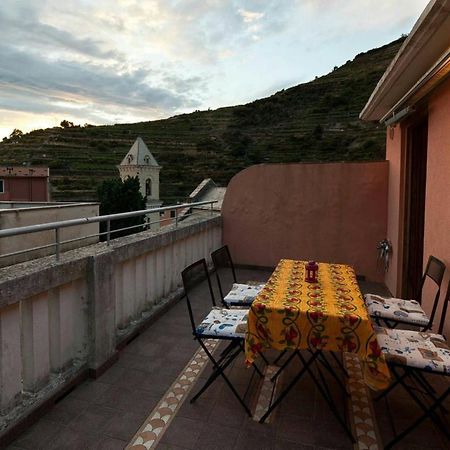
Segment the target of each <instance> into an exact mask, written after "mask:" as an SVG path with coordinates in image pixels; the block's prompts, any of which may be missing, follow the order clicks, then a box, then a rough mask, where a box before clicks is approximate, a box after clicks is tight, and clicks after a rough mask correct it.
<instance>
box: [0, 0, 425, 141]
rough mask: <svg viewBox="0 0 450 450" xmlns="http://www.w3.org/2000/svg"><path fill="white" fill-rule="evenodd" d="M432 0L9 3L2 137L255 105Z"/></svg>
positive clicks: (365, 45) (1, 83) (346, 55)
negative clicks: (14, 132) (71, 125)
mask: <svg viewBox="0 0 450 450" xmlns="http://www.w3.org/2000/svg"><path fill="white" fill-rule="evenodd" d="M426 4H427V1H426V0H248V1H244V0H64V1H61V0H39V1H37V0H0V138H2V137H3V136H6V135H9V134H10V133H11V131H12V130H13V128H20V129H21V130H23V131H29V130H32V129H35V128H44V127H49V126H55V125H59V123H60V122H61V120H63V119H68V120H70V121H73V122H75V123H80V124H84V123H86V122H87V123H92V124H105V123H119V122H135V121H142V120H151V119H157V118H162V117H169V116H172V115H174V114H177V113H180V112H189V111H193V110H195V109H207V108H217V107H220V106H226V105H234V104H239V103H246V102H248V101H251V100H254V99H256V98H260V97H264V96H267V95H270V94H271V93H274V92H275V91H277V90H280V89H282V88H286V87H289V86H293V85H296V84H299V83H302V82H305V81H309V80H311V79H313V78H314V76H316V75H322V74H325V73H327V72H329V71H330V70H331V69H332V68H333V67H334V66H336V65H341V64H343V63H345V62H346V61H347V60H348V59H353V57H354V56H355V55H356V54H357V53H360V52H362V51H366V50H369V49H371V48H373V47H377V46H380V45H383V44H385V43H388V42H390V41H392V40H394V39H396V38H398V37H400V35H401V34H402V33H408V32H409V31H410V30H411V28H412V26H413V24H414V22H415V21H416V20H417V18H418V17H419V15H420V13H421V12H422V10H423V9H424V8H425V6H426Z"/></svg>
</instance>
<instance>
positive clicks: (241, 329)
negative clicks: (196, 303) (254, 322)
mask: <svg viewBox="0 0 450 450" xmlns="http://www.w3.org/2000/svg"><path fill="white" fill-rule="evenodd" d="M247 314H248V310H243V309H233V310H232V309H225V308H213V309H212V310H211V311H210V312H209V314H208V315H207V316H206V317H205V318H204V319H203V322H202V323H201V324H200V325H199V326H198V327H197V333H198V334H201V335H203V336H205V337H206V336H211V337H214V336H221V337H240V338H244V337H245V332H246V331H247Z"/></svg>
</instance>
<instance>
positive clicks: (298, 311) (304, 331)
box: [245, 259, 390, 390]
mask: <svg viewBox="0 0 450 450" xmlns="http://www.w3.org/2000/svg"><path fill="white" fill-rule="evenodd" d="M305 264H306V262H305V261H293V260H288V259H282V260H281V261H280V262H279V264H278V266H277V267H276V269H275V271H274V272H273V274H272V275H271V277H270V279H269V280H268V282H267V283H266V286H265V287H264V289H263V290H262V291H261V292H260V293H259V295H258V296H257V297H256V299H255V300H254V302H253V304H252V306H251V309H250V311H249V315H248V330H247V334H246V339H245V354H246V362H247V364H251V363H252V362H253V361H254V359H255V357H256V356H257V354H258V353H259V352H260V351H262V350H264V348H275V349H278V350H284V349H297V348H298V349H307V348H310V349H312V350H314V349H321V350H331V351H339V352H341V351H344V352H352V353H357V354H358V356H359V358H360V359H361V361H362V363H363V366H364V380H365V382H366V384H367V385H368V386H369V387H370V388H372V389H374V390H379V389H385V388H386V387H387V386H388V385H389V382H390V374H389V369H388V367H387V364H386V361H385V359H384V356H383V354H382V353H381V350H380V347H379V345H378V342H377V339H376V335H375V333H374V330H373V327H372V322H371V321H370V318H369V316H368V313H367V309H366V307H365V304H364V300H363V297H362V294H361V291H360V290H359V287H358V284H357V282H356V276H355V272H354V270H353V269H352V268H351V267H350V266H346V265H342V264H325V263H319V271H318V282H317V283H307V282H306V281H305Z"/></svg>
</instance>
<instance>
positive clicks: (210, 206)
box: [209, 202, 213, 216]
mask: <svg viewBox="0 0 450 450" xmlns="http://www.w3.org/2000/svg"><path fill="white" fill-rule="evenodd" d="M209 208H210V215H211V216H212V215H213V202H211V203H210V205H209Z"/></svg>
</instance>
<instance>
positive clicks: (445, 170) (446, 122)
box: [424, 80, 450, 333]
mask: <svg viewBox="0 0 450 450" xmlns="http://www.w3.org/2000/svg"><path fill="white" fill-rule="evenodd" d="M430 254H432V255H434V256H436V257H437V258H439V259H440V260H442V261H443V262H444V263H445V264H446V266H447V273H446V276H445V278H444V282H443V289H442V290H443V292H442V293H441V300H443V299H444V295H445V290H446V288H447V285H448V279H449V272H450V80H447V81H446V82H445V83H444V84H443V85H441V87H440V88H439V89H437V90H436V92H435V93H434V94H433V96H432V97H431V99H430V101H429V103H428V161H427V191H426V208H425V241H424V263H426V260H427V258H428V255H430ZM424 293H425V298H426V300H427V301H428V302H429V301H431V298H432V294H431V291H430V289H426V290H425V292H424ZM447 317H448V318H447V321H446V329H447V333H449V332H450V313H449V315H448V316H447Z"/></svg>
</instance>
